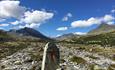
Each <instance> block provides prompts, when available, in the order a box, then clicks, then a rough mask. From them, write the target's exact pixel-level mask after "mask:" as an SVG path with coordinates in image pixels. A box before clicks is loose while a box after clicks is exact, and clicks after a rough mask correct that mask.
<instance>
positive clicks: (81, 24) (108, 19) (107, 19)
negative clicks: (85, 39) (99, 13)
mask: <svg viewBox="0 0 115 70" xmlns="http://www.w3.org/2000/svg"><path fill="white" fill-rule="evenodd" d="M114 19H115V18H114V17H113V16H111V15H105V16H104V17H101V18H94V17H91V18H89V19H88V20H77V21H73V22H72V23H71V26H72V27H73V28H75V27H89V26H92V25H94V24H97V25H99V24H101V23H102V22H105V23H106V24H113V20H114Z"/></svg>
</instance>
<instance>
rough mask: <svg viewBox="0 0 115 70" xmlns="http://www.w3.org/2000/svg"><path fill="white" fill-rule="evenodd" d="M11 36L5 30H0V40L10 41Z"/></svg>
mask: <svg viewBox="0 0 115 70" xmlns="http://www.w3.org/2000/svg"><path fill="white" fill-rule="evenodd" d="M12 40H13V38H12V37H11V35H9V34H8V33H7V31H4V30H0V42H4V41H12Z"/></svg>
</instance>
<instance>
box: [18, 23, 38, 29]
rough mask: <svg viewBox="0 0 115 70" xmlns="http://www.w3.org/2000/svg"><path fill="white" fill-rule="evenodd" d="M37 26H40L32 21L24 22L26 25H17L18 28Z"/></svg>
mask: <svg viewBox="0 0 115 70" xmlns="http://www.w3.org/2000/svg"><path fill="white" fill-rule="evenodd" d="M39 26H40V24H35V23H32V24H26V25H24V26H22V25H19V28H24V27H29V28H36V27H39Z"/></svg>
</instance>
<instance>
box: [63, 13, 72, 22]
mask: <svg viewBox="0 0 115 70" xmlns="http://www.w3.org/2000/svg"><path fill="white" fill-rule="evenodd" d="M71 17H72V14H71V13H67V15H65V16H64V17H63V18H62V21H68V19H69V18H71Z"/></svg>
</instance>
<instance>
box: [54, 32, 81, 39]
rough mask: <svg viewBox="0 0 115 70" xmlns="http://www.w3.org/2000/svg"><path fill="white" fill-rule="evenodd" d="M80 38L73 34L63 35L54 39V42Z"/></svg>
mask: <svg viewBox="0 0 115 70" xmlns="http://www.w3.org/2000/svg"><path fill="white" fill-rule="evenodd" d="M75 37H77V38H78V37H80V35H77V34H74V33H68V34H63V35H61V36H59V37H57V38H56V40H70V39H71V38H75Z"/></svg>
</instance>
